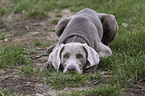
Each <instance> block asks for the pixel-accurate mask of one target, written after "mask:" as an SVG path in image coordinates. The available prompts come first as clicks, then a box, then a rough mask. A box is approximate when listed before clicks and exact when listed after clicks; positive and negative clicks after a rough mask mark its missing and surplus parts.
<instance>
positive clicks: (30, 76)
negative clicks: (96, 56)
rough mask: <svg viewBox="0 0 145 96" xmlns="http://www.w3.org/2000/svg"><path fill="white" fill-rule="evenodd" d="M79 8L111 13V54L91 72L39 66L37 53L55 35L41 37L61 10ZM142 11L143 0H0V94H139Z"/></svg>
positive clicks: (143, 89) (143, 62) (144, 51)
mask: <svg viewBox="0 0 145 96" xmlns="http://www.w3.org/2000/svg"><path fill="white" fill-rule="evenodd" d="M83 8H91V9H93V10H95V11H97V12H101V13H108V14H113V15H115V17H116V20H117V22H118V25H119V32H118V36H117V38H116V39H115V41H114V42H113V43H112V44H111V45H110V48H111V49H112V52H113V55H112V56H110V57H108V58H107V59H101V62H100V64H99V68H98V70H97V71H96V73H91V72H90V73H85V74H83V75H79V74H74V75H72V74H69V75H68V74H63V73H61V72H57V71H55V70H53V71H48V70H46V69H44V70H42V67H43V65H44V64H45V62H46V61H47V58H48V56H45V55H42V54H44V53H45V50H46V49H47V47H49V46H50V45H55V44H56V43H57V40H58V39H56V40H54V39H46V37H47V36H48V37H53V36H51V34H53V33H54V27H55V25H56V24H57V22H58V21H59V20H60V19H61V18H62V17H63V16H64V15H66V14H63V10H66V9H67V10H70V14H75V13H76V12H78V11H79V10H81V9H83ZM144 12H145V1H144V0H82V1H81V0H0V96H9V95H11V96H22V95H34V94H35V95H40V94H41V95H46V96H48V95H58V96H144V95H145V13H144ZM48 32H50V35H48ZM21 33H22V34H21ZM30 33H33V34H31V35H30ZM24 36H26V37H24ZM45 36H46V37H45ZM28 37H29V38H28ZM44 37H45V38H44ZM24 38H26V39H24ZM18 39H20V41H19V42H14V41H16V40H18ZM23 39H24V40H23ZM7 40H8V41H7ZM26 41H27V42H26ZM41 55H42V57H45V58H41ZM40 58H41V59H40ZM19 85H21V86H19ZM39 85H40V86H39ZM10 86H12V87H10ZM50 93H52V94H50Z"/></svg>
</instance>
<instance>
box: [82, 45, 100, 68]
mask: <svg viewBox="0 0 145 96" xmlns="http://www.w3.org/2000/svg"><path fill="white" fill-rule="evenodd" d="M83 47H84V48H85V49H86V51H87V55H88V56H87V60H88V62H89V64H88V65H87V67H86V69H88V68H89V67H91V66H94V65H97V64H98V63H99V61H100V58H99V55H98V53H97V52H96V51H95V50H94V49H93V48H91V47H90V46H88V45H87V44H83Z"/></svg>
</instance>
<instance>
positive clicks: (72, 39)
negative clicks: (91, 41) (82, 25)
mask: <svg viewBox="0 0 145 96" xmlns="http://www.w3.org/2000/svg"><path fill="white" fill-rule="evenodd" d="M71 42H80V43H87V42H86V41H85V40H84V39H83V38H81V37H77V36H74V37H71V38H68V39H67V41H66V43H71Z"/></svg>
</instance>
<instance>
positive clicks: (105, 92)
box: [58, 84, 124, 96]
mask: <svg viewBox="0 0 145 96" xmlns="http://www.w3.org/2000/svg"><path fill="white" fill-rule="evenodd" d="M123 91H124V90H123V89H122V90H118V88H117V86H112V85H110V84H108V85H106V86H98V87H97V88H94V89H92V88H89V89H86V90H82V91H74V90H72V91H71V92H70V93H67V92H63V93H59V94H58V96H79V95H81V96H121V95H122V92H123Z"/></svg>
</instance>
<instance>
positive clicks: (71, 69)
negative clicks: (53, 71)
mask: <svg viewBox="0 0 145 96" xmlns="http://www.w3.org/2000/svg"><path fill="white" fill-rule="evenodd" d="M67 70H68V71H70V72H75V71H76V66H74V65H71V66H68V67H67Z"/></svg>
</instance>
